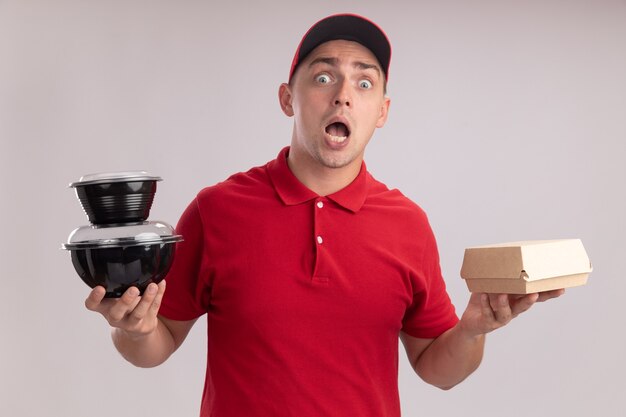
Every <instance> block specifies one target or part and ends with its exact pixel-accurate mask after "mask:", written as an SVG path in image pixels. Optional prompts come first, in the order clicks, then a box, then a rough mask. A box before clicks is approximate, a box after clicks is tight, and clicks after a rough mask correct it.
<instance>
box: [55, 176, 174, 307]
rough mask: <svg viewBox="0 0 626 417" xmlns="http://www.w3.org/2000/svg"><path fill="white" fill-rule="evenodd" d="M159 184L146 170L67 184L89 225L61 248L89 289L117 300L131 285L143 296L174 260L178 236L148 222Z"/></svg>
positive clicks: (161, 224)
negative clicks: (67, 254)
mask: <svg viewBox="0 0 626 417" xmlns="http://www.w3.org/2000/svg"><path fill="white" fill-rule="evenodd" d="M158 181H161V178H160V177H155V176H152V175H150V174H148V173H147V172H145V171H125V172H112V173H101V174H90V175H85V176H83V177H81V178H80V180H79V181H77V182H74V183H72V184H70V187H72V188H74V189H75V190H76V195H77V196H78V199H79V201H80V203H81V205H82V207H83V210H84V211H85V213H86V214H87V217H88V218H89V222H90V223H91V224H89V225H86V226H81V227H79V228H77V229H75V230H74V231H73V232H72V233H71V234H70V236H69V238H68V241H67V243H65V244H63V249H66V250H69V251H70V253H71V258H72V264H73V265H74V269H75V270H76V272H77V273H78V275H79V276H80V277H81V279H82V280H83V281H84V282H85V283H86V284H87V285H89V286H90V287H92V288H94V287H96V286H98V285H100V286H103V287H104V288H105V289H106V297H120V296H121V295H122V294H123V293H124V291H126V290H127V289H128V288H130V287H131V286H135V287H137V288H138V289H139V291H140V292H141V293H143V291H144V290H145V288H146V287H147V286H148V284H150V283H151V282H155V283H158V282H160V281H161V280H163V278H165V275H167V272H168V271H169V269H170V266H171V265H172V261H173V260H174V252H175V248H176V245H175V243H176V242H179V241H181V240H182V236H180V235H177V234H175V231H174V228H172V226H170V225H168V224H167V223H164V222H160V221H148V220H147V219H148V215H149V214H150V208H151V207H152V202H153V200H154V195H155V193H156V183H157V182H158Z"/></svg>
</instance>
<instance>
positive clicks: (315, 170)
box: [287, 151, 362, 196]
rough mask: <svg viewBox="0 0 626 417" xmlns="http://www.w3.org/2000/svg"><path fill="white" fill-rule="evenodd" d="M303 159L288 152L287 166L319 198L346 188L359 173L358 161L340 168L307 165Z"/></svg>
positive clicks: (303, 157)
mask: <svg viewBox="0 0 626 417" xmlns="http://www.w3.org/2000/svg"><path fill="white" fill-rule="evenodd" d="M305 159H306V156H304V155H299V154H297V153H296V152H292V151H290V152H289V157H288V158H287V164H288V165H289V169H290V170H291V172H292V173H293V175H295V176H296V178H297V179H298V180H299V181H300V182H301V183H302V184H304V185H305V186H306V187H307V188H308V189H309V190H311V191H313V192H314V193H316V194H317V195H320V196H327V195H330V194H333V193H336V192H337V191H339V190H341V189H343V188H345V187H347V186H348V185H350V183H351V182H352V181H354V179H355V178H356V177H357V176H358V175H359V172H360V171H361V162H362V161H361V160H360V159H359V160H356V161H353V162H352V163H350V164H349V165H347V166H344V167H340V168H330V167H324V166H320V165H319V164H309V163H307V161H306V160H305Z"/></svg>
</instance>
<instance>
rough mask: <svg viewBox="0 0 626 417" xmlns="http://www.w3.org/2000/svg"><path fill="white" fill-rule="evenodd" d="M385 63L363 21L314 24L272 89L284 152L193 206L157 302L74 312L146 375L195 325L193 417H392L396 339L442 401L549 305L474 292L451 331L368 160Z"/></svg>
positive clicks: (404, 225) (153, 296)
mask: <svg viewBox="0 0 626 417" xmlns="http://www.w3.org/2000/svg"><path fill="white" fill-rule="evenodd" d="M390 57H391V47H390V44H389V42H388V40H387V37H386V35H385V34H384V33H383V32H382V30H381V29H380V28H379V27H378V26H376V25H375V24H374V23H372V22H370V21H369V20H367V19H365V18H363V17H360V16H356V15H335V16H330V17H328V18H326V19H323V20H322V21H320V22H318V23H317V24H315V25H314V26H313V27H312V28H311V29H310V30H309V31H308V32H307V33H306V34H305V36H304V38H303V39H302V41H301V43H300V46H299V47H298V50H297V51H296V55H295V57H294V60H293V65H292V68H291V72H290V75H289V83H287V84H283V85H281V86H280V88H279V102H280V106H281V108H282V110H283V112H284V113H285V114H286V115H287V116H289V117H293V119H294V125H293V134H292V138H291V146H290V147H287V148H285V149H283V150H282V151H281V152H280V154H279V155H278V157H277V159H275V160H273V161H271V162H269V163H268V164H266V165H264V166H261V167H257V168H253V169H251V170H250V171H248V172H246V173H239V174H236V175H233V176H232V177H231V178H229V179H228V180H226V181H225V182H223V183H220V184H218V185H215V186H213V187H209V188H206V189H204V190H202V191H201V192H200V193H199V194H198V196H197V197H196V198H195V199H194V201H193V202H192V203H191V204H190V205H189V207H188V208H187V210H186V211H185V213H184V214H183V215H182V217H181V219H180V222H179V224H178V227H177V232H178V233H181V234H183V235H184V237H185V241H184V243H181V244H180V245H179V247H178V252H177V257H176V261H175V264H174V266H173V268H172V270H171V272H170V274H169V275H168V277H167V281H168V286H169V288H168V290H167V292H165V281H163V282H161V283H160V284H159V285H158V286H157V285H154V284H151V285H150V286H149V287H148V289H147V291H146V293H145V294H144V295H143V297H140V296H139V294H138V291H137V289H136V288H131V289H129V290H128V291H127V292H126V293H125V294H124V295H123V297H121V298H120V299H119V300H103V298H102V297H103V295H104V289H102V288H96V289H94V290H93V291H92V293H91V294H90V296H89V298H88V299H87V301H86V305H87V308H89V309H91V310H94V311H99V312H100V313H102V314H103V315H104V316H105V318H106V319H107V320H108V321H109V323H110V324H111V326H113V328H114V330H113V341H114V343H115V346H116V347H117V349H118V350H119V351H120V352H121V353H122V355H123V356H124V357H125V358H126V359H127V360H129V361H130V362H132V363H133V364H135V365H137V366H144V367H148V366H156V365H158V364H160V363H162V362H163V361H165V360H166V359H167V358H168V357H169V356H170V355H171V354H172V353H173V352H174V351H175V350H176V349H177V348H178V347H179V346H180V345H181V343H182V342H183V340H184V339H185V337H186V335H187V334H188V332H189V330H190V329H191V327H192V326H193V324H194V323H195V321H196V320H197V319H198V318H199V317H200V316H202V315H204V314H207V321H208V327H207V335H208V360H207V378H206V384H205V390H204V395H203V400H202V410H201V415H202V416H213V417H225V416H246V417H248V416H273V417H281V416H298V417H301V416H306V417H315V416H346V417H348V416H349V417H354V416H360V417H370V416H371V417H381V416H399V415H400V405H399V399H398V388H397V382H398V381H397V378H398V376H397V362H398V357H397V356H398V340H399V339H401V340H402V342H403V344H404V346H405V349H406V352H407V355H408V358H409V360H410V362H411V364H412V365H413V367H414V369H415V371H416V372H417V374H418V375H419V376H420V377H421V378H422V379H423V380H425V381H426V382H428V383H430V384H433V385H435V386H437V387H440V388H442V389H448V388H451V387H453V386H454V385H456V384H458V383H459V382H461V381H462V380H463V379H465V378H466V377H467V376H468V375H469V374H470V373H472V372H473V371H474V370H475V369H476V368H477V367H478V365H479V363H480V361H481V358H482V354H483V346H484V335H485V334H486V333H488V332H490V331H492V330H494V329H496V328H498V327H501V326H503V325H505V324H507V323H508V322H509V321H510V320H511V319H512V318H514V317H515V316H517V315H518V314H519V313H521V312H523V311H525V310H527V309H528V308H530V307H531V306H532V305H533V304H534V303H535V302H536V301H538V300H539V301H542V300H546V299H549V298H553V297H555V296H559V295H560V294H562V291H554V292H550V293H544V294H541V295H538V294H533V295H528V296H516V297H513V296H507V295H504V294H502V295H486V294H473V295H472V296H471V299H470V302H469V304H468V306H467V308H466V310H465V312H464V313H463V315H462V317H461V319H460V320H459V319H458V318H457V316H456V314H455V311H454V307H453V306H452V304H451V302H450V299H449V297H448V295H447V293H446V290H445V284H444V281H443V279H442V277H441V273H440V269H439V259H438V253H437V247H436V243H435V238H434V236H433V234H432V231H431V229H430V226H429V225H428V221H427V219H426V215H425V214H424V212H423V211H422V210H421V209H420V208H419V207H418V206H417V205H415V204H414V203H413V202H411V201H410V200H408V199H407V198H406V197H404V196H403V195H402V194H401V193H400V192H399V191H397V190H389V189H388V188H387V187H386V186H385V185H384V184H382V183H380V182H378V181H376V180H375V179H374V178H373V177H372V176H371V175H370V173H369V172H368V171H367V169H366V167H365V164H364V162H363V155H364V151H365V148H366V146H367V144H368V142H369V140H370V139H371V137H372V135H373V133H374V131H375V129H377V128H380V127H383V126H384V124H385V122H386V120H387V114H388V111H389V103H390V100H389V98H388V97H387V96H386V93H385V91H386V82H387V79H388V76H389V62H390Z"/></svg>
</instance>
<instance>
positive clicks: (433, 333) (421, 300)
mask: <svg viewBox="0 0 626 417" xmlns="http://www.w3.org/2000/svg"><path fill="white" fill-rule="evenodd" d="M427 233H428V235H427V237H426V239H427V240H426V242H425V245H424V252H423V256H422V260H421V265H420V266H419V268H417V271H419V275H421V276H417V277H415V279H416V280H418V281H419V284H416V285H414V288H415V292H414V293H413V302H412V303H411V305H410V306H409V308H408V309H407V311H406V313H405V316H404V319H403V321H402V331H403V332H405V333H407V334H409V335H410V336H413V337H419V338H428V339H430V338H436V337H438V336H439V335H441V334H442V333H443V332H445V331H446V330H448V329H450V328H452V327H454V325H456V323H457V322H458V321H459V319H458V317H457V315H456V312H455V309H454V305H453V304H452V302H451V300H450V297H449V295H448V292H447V291H446V284H445V281H444V279H443V277H442V275H441V267H440V265H439V251H438V250H437V243H436V241H435V237H434V235H433V233H432V230H431V229H430V228H428V231H427Z"/></svg>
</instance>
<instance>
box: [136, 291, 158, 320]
mask: <svg viewBox="0 0 626 417" xmlns="http://www.w3.org/2000/svg"><path fill="white" fill-rule="evenodd" d="M158 289H159V287H157V285H156V284H155V283H150V284H149V285H148V286H147V287H146V289H145V290H144V292H143V295H142V296H141V300H140V301H139V303H138V304H137V306H136V307H135V308H134V309H133V311H132V312H131V313H130V315H129V321H131V322H135V323H136V322H139V321H141V320H143V319H144V317H146V314H147V313H148V312H149V311H150V307H151V306H152V303H153V302H154V299H155V297H156V295H157V291H158Z"/></svg>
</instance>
